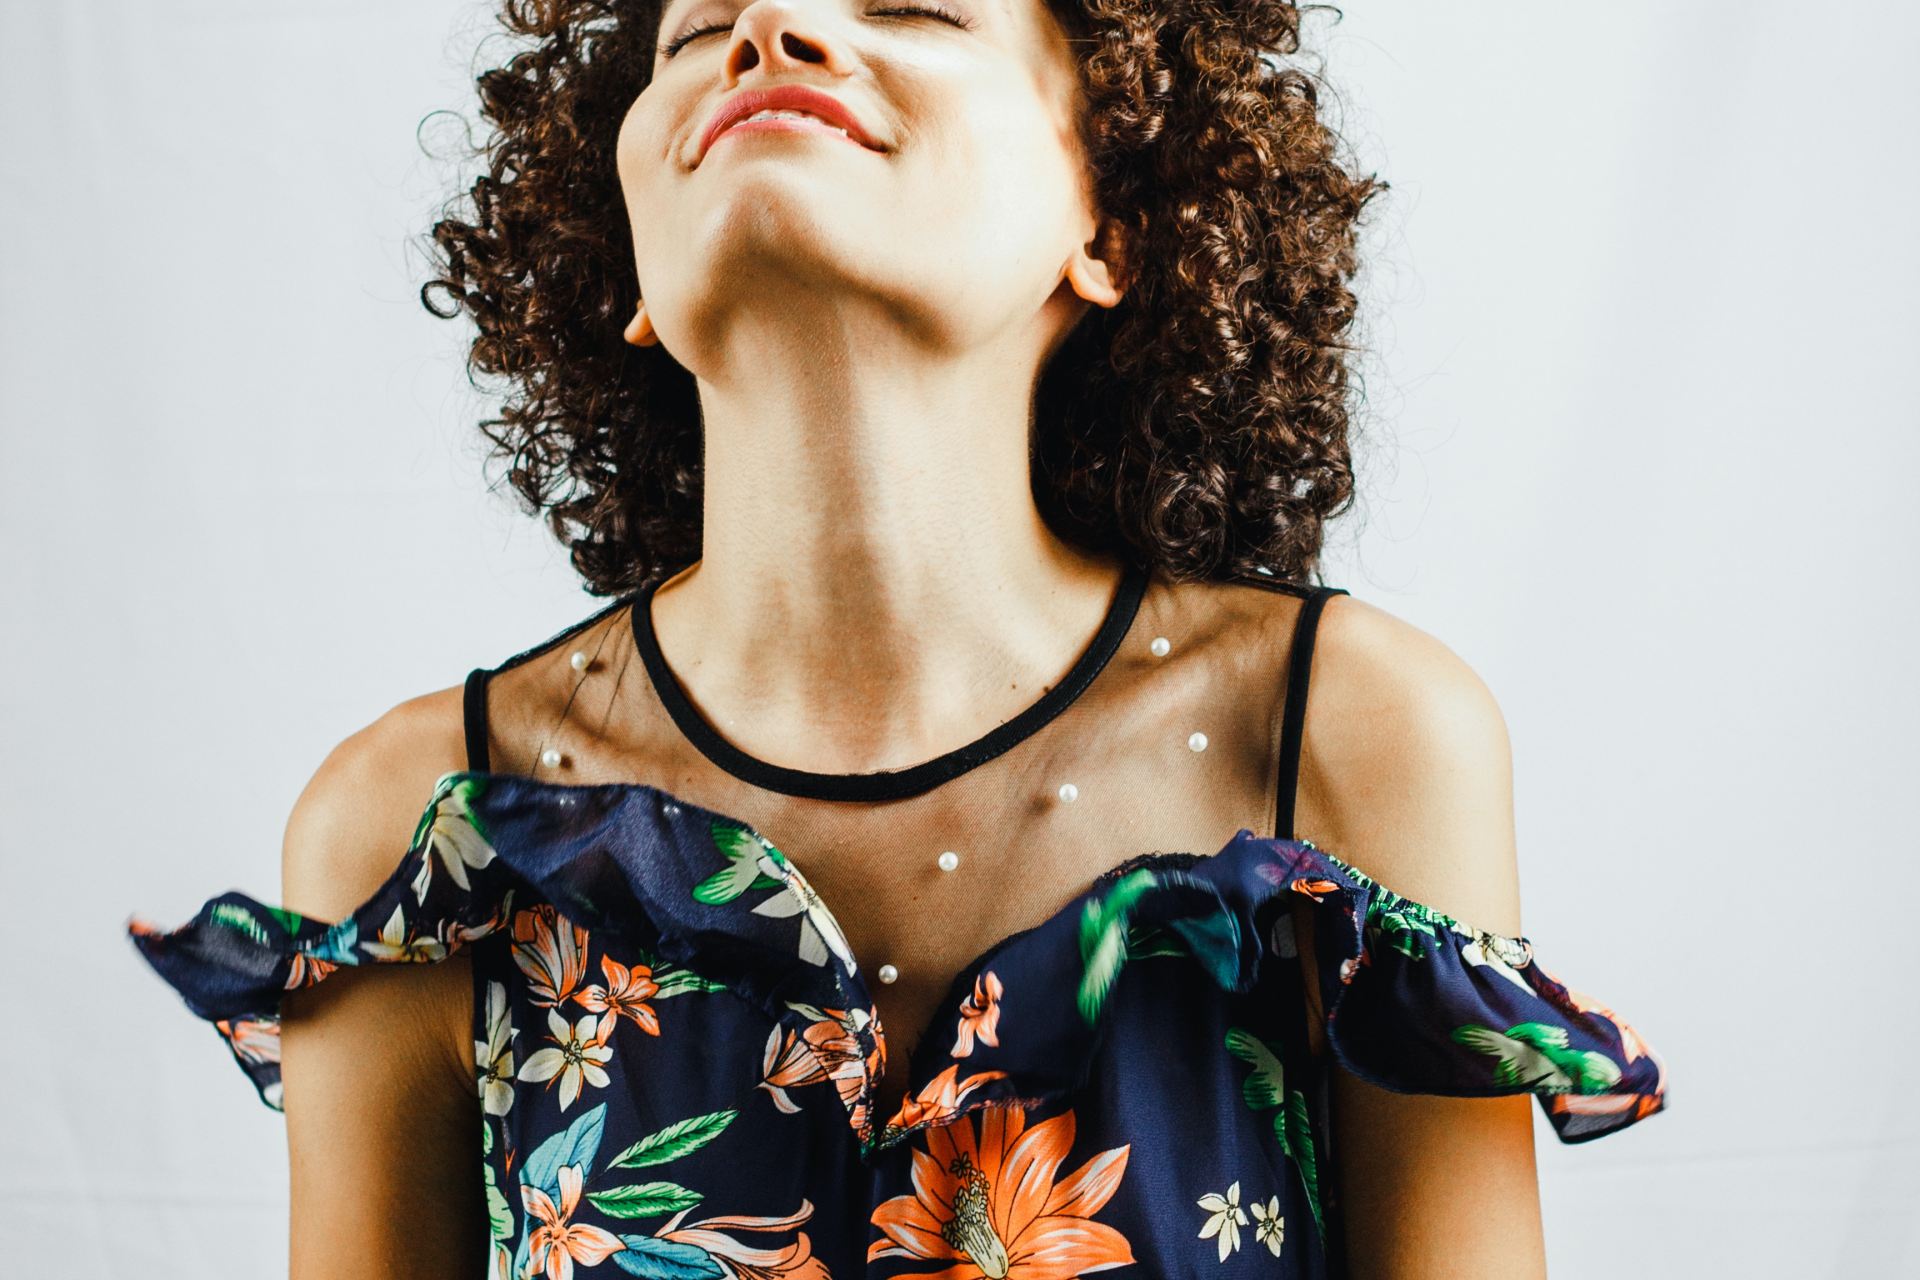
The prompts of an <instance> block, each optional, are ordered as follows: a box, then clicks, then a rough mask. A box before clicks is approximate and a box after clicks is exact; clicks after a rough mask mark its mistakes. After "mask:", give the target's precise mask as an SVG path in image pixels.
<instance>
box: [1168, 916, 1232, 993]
mask: <svg viewBox="0 0 1920 1280" xmlns="http://www.w3.org/2000/svg"><path fill="white" fill-rule="evenodd" d="M1171 923H1172V927H1173V929H1174V930H1175V932H1177V933H1179V935H1180V936H1181V937H1182V938H1185V939H1186V941H1187V948H1188V950H1190V951H1191V952H1192V953H1193V958H1194V959H1195V960H1197V961H1199V963H1200V964H1201V965H1202V966H1203V967H1204V968H1205V969H1206V971H1207V973H1208V975H1209V976H1211V977H1212V978H1213V980H1214V981H1215V982H1217V983H1219V984H1220V985H1221V986H1222V987H1224V988H1226V989H1227V990H1229V991H1231V990H1233V989H1234V988H1235V986H1236V985H1237V979H1238V978H1239V976H1240V917H1239V916H1237V915H1235V914H1234V913H1233V912H1231V911H1227V910H1224V909H1223V910H1220V911H1215V912H1212V913H1210V914H1208V915H1204V916H1200V917H1197V918H1187V919H1181V920H1175V921H1172V922H1171Z"/></svg>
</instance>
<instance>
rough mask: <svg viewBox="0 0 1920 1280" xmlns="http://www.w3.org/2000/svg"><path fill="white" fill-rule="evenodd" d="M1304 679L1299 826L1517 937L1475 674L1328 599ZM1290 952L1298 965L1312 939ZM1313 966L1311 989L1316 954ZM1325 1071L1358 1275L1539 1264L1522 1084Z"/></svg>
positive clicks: (1450, 910) (1502, 796)
mask: <svg viewBox="0 0 1920 1280" xmlns="http://www.w3.org/2000/svg"><path fill="white" fill-rule="evenodd" d="M1312 681H1313V683H1312V693H1311V696H1310V697H1309V698H1308V700H1307V704H1306V725H1305V731H1304V734H1303V743H1302V754H1301V766H1300V787H1301V800H1300V809H1299V812H1300V824H1299V825H1300V828H1301V831H1302V834H1303V836H1304V837H1305V838H1308V839H1311V840H1313V841H1314V843H1316V844H1318V845H1320V846H1322V847H1323V848H1325V849H1327V850H1328V851H1329V852H1332V853H1334V854H1336V855H1337V856H1339V857H1340V858H1342V859H1344V860H1345V861H1346V862H1348V863H1350V864H1352V865H1353V866H1356V867H1358V868H1360V869H1361V870H1363V871H1365V872H1366V873H1367V874H1368V875H1370V876H1372V877H1373V878H1374V879H1375V880H1377V881H1378V882H1379V883H1380V884H1382V885H1384V886H1385V887H1386V888H1389V889H1392V890H1393V891H1395V892H1396V893H1399V894H1401V895H1403V896H1405V897H1408V898H1412V899H1415V900H1416V901H1419V902H1422V903H1425V904H1426V905H1427V906H1430V907H1433V908H1434V909H1436V910H1438V911H1441V912H1444V913H1446V914H1448V915H1450V916H1452V917H1454V918H1455V919H1457V920H1461V921H1465V922H1467V923H1469V924H1471V925H1474V926H1477V927H1479V928H1483V929H1488V930H1492V931H1494V932H1497V933H1502V934H1505V935H1508V936H1518V935H1519V934H1520V933H1521V924H1520V883H1519V870H1518V858H1517V854H1516V850H1515V838H1514V820H1513V762H1512V751H1511V744H1510V741H1509V738H1508V734H1507V726H1506V721H1505V718H1504V717H1503V716H1502V714H1501V712H1500V707H1499V704H1498V703H1497V702H1496V701H1495V699H1494V697H1493V694H1492V693H1491V692H1490V691H1489V690H1488V688H1487V686H1486V684H1485V683H1484V682H1483V681H1482V680H1481V679H1480V678H1479V676H1478V675H1477V674H1475V672H1474V671H1473V669H1472V668H1471V667H1469V666H1468V665H1467V664H1466V662H1464V661H1463V660H1462V659H1461V658H1460V657H1459V656H1458V655H1456V654H1455V653H1453V652H1452V651H1451V650H1450V649H1448V648H1447V647H1446V646H1445V645H1444V644H1442V643H1441V642H1440V641H1438V640H1437V639H1435V638H1434V637H1432V636H1430V635H1428V634H1426V633H1425V632H1423V631H1421V630H1419V629H1418V628H1416V627H1414V626H1412V625H1411V624H1408V623H1406V622H1403V621H1401V620H1400V619H1398V618H1395V617H1393V616H1392V615H1391V614H1388V613H1386V612H1384V611H1383V610H1380V609H1378V608H1376V607H1374V606H1372V605H1369V604H1367V603H1365V602H1364V601H1358V600H1354V599H1352V598H1351V597H1334V598H1333V599H1332V600H1330V601H1329V602H1328V604H1327V606H1326V609H1325V612H1324V614H1323V615H1322V618H1321V620H1320V632H1319V636H1318V639H1317V643H1316V646H1315V652H1314V664H1313V675H1312ZM1303 914H1304V913H1298V912H1297V913H1296V920H1297V922H1298V923H1301V924H1303V925H1307V922H1306V921H1305V920H1303V919H1301V918H1300V917H1301V915H1303ZM1307 927H1309V928H1310V925H1307ZM1300 950H1301V954H1302V955H1303V956H1305V957H1307V958H1308V962H1309V966H1310V964H1311V957H1312V955H1313V950H1312V945H1311V941H1310V940H1308V941H1307V942H1306V943H1305V945H1303V946H1302V947H1301V948H1300ZM1307 978H1308V981H1307V983H1306V986H1307V990H1308V992H1309V993H1310V996H1311V997H1314V998H1316V999H1317V996H1318V992H1319V986H1318V982H1317V978H1316V977H1315V975H1314V974H1313V973H1312V971H1311V967H1309V971H1308V974H1307ZM1315 1012H1316V1017H1315V1019H1314V1023H1313V1025H1314V1026H1315V1027H1318V1025H1319V1019H1318V1016H1317V1014H1318V1010H1317V1009H1316V1011H1315ZM1330 1066H1331V1070H1332V1080H1331V1087H1330V1098H1329V1109H1330V1111H1331V1119H1332V1125H1333V1129H1334V1134H1335V1137H1334V1161H1333V1163H1334V1168H1335V1170H1336V1177H1337V1178H1338V1190H1339V1193H1340V1195H1341V1198H1342V1200H1343V1203H1344V1206H1345V1210H1344V1217H1345V1223H1346V1230H1345V1233H1344V1237H1343V1243H1344V1245H1345V1247H1346V1251H1347V1254H1348V1256H1349V1260H1350V1262H1351V1266H1352V1274H1353V1275H1354V1276H1355V1277H1357V1278H1360V1280H1372V1278H1373V1277H1394V1278H1395V1280H1399V1278H1401V1277H1423V1276H1440V1275H1456V1274H1462V1273H1464V1272H1466V1271H1469V1270H1480V1271H1486V1272H1498V1273H1500V1274H1504V1275H1526V1276H1544V1275H1545V1274H1546V1261H1545V1245H1544V1240H1543V1234H1542V1228H1541V1222H1540V1204H1539V1187H1538V1181H1537V1176H1536V1171H1535V1166H1534V1154H1533V1111H1534V1107H1535V1105H1536V1104H1535V1103H1534V1100H1533V1097H1532V1095H1531V1094H1529V1093H1516V1094H1508V1095H1504V1096H1499V1097H1488V1098H1459V1097H1447V1096H1439V1095H1431V1094H1407V1093H1398V1092H1395V1091H1392V1090H1388V1089H1383V1088H1380V1087H1378V1086H1375V1085H1373V1084H1370V1083H1368V1082H1366V1081H1364V1080H1361V1079H1359V1078H1357V1077H1356V1076H1354V1075H1353V1074H1352V1073H1350V1072H1348V1071H1347V1070H1345V1069H1344V1068H1342V1067H1340V1066H1338V1065H1337V1064H1330Z"/></svg>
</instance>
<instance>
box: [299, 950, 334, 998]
mask: <svg viewBox="0 0 1920 1280" xmlns="http://www.w3.org/2000/svg"><path fill="white" fill-rule="evenodd" d="M339 967H340V966H339V964H337V963H336V962H334V961H332V960H322V959H321V958H320V957H319V956H315V955H309V954H308V953H307V952H305V951H296V952H294V953H293V965H292V966H291V967H290V968H289V969H288V970H287V986H286V989H287V990H288V991H294V990H298V989H299V988H301V987H310V986H312V985H313V984H314V983H316V982H318V981H320V979H322V978H324V977H326V976H327V975H328V974H330V973H332V972H333V971H334V970H335V969H338V968H339Z"/></svg>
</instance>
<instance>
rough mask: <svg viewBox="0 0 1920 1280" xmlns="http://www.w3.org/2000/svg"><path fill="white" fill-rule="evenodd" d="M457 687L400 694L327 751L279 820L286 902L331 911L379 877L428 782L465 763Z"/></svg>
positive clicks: (419, 807) (401, 847)
mask: <svg viewBox="0 0 1920 1280" xmlns="http://www.w3.org/2000/svg"><path fill="white" fill-rule="evenodd" d="M462 695H463V688H462V686H460V685H455V686H452V687H451V688H446V689H438V690H435V691H434V692H431V693H425V694H421V695H420V696H418V697H414V698H409V699H407V700H406V701H405V702H402V703H399V704H398V705H396V706H394V707H393V708H391V709H390V710H388V711H387V712H385V713H384V714H382V715H381V716H380V717H379V718H378V719H376V720H374V721H373V722H372V723H371V724H368V725H366V726H365V727H363V728H361V729H358V730H356V731H355V732H353V733H352V734H350V735H348V736H347V737H346V738H345V739H343V740H342V741H341V742H340V743H339V745H337V746H335V747H334V748H333V749H332V750H331V751H329V752H328V753H327V756H326V758H325V759H324V760H322V761H321V763H320V766H319V768H318V769H317V770H315V772H314V774H313V777H312V778H311V779H310V780H309V781H308V782H307V785H306V787H305V788H304V789H303V790H302V791H301V793H300V797H299V799H298V800H296V801H295V802H294V806H293V812H292V813H291V814H290V815H289V816H288V819H287V829H286V836H285V840H284V842H283V845H282V851H281V884H282V902H283V903H284V904H285V905H286V906H287V907H289V908H291V909H293V910H295V911H299V912H301V913H302V914H304V915H310V916H314V917H317V918H319V919H322V920H338V919H341V918H343V917H344V916H345V915H347V914H348V913H350V912H351V911H352V910H353V909H354V908H355V907H357V906H358V905H359V904H360V903H361V902H363V901H364V900H365V899H366V898H367V897H368V896H369V895H371V894H372V893H373V892H374V891H375V890H376V889H378V888H379V887H380V886H381V885H382V884H383V883H385V881H386V880H387V878H388V877H389V876H390V875H391V874H392V873H393V869H394V867H395V866H397V865H398V864H399V863H400V861H401V859H402V858H403V857H404V856H405V854H406V852H407V845H408V842H409V841H410V840H411V839H412V836H413V830H414V827H415V825H416V824H417V823H418V821H419V818H420V814H421V812H422V811H423V810H424V809H425V807H426V805H427V803H428V801H429V800H431V799H432V796H433V786H434V783H435V782H436V781H438V780H439V778H440V777H441V775H442V774H445V773H448V772H451V771H454V770H458V769H463V768H465V767H466V734H465V719H464V713H463V698H462Z"/></svg>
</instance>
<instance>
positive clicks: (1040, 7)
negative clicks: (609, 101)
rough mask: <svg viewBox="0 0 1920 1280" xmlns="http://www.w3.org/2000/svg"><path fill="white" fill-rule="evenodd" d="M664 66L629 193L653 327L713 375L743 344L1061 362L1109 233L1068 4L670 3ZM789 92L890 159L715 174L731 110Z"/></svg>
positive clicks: (637, 144)
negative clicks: (896, 344) (1018, 347)
mask: <svg viewBox="0 0 1920 1280" xmlns="http://www.w3.org/2000/svg"><path fill="white" fill-rule="evenodd" d="M921 4H927V5H933V6H937V7H938V8H939V9H941V10H944V11H946V12H947V13H949V14H951V15H952V18H951V19H949V18H943V17H941V16H937V15H935V14H932V13H925V14H923V13H919V12H914V11H912V9H910V8H909V7H908V6H918V5H921ZM954 19H957V20H958V21H959V22H961V23H965V24H966V25H965V26H961V25H955V21H954ZM702 27H718V28H719V30H717V31H711V32H709V33H707V34H703V35H694V36H693V37H692V38H691V39H690V40H687V41H686V42H685V43H683V44H681V45H680V47H679V48H678V50H677V51H676V52H674V53H673V54H672V55H671V56H669V55H668V54H667V52H666V47H667V46H669V45H671V44H672V43H674V42H676V41H678V40H680V39H681V37H683V36H684V35H686V34H688V33H690V32H694V31H696V30H697V29H699V28H702ZM659 46H660V47H659V48H658V49H657V50H656V52H655V55H654V74H653V80H652V82H651V83H650V84H649V85H648V86H647V88H646V89H645V90H644V91H643V92H642V93H641V94H640V95H639V97H638V98H636V99H635V100H634V103H633V105H632V107H631V108H630V109H629V110H628V112H627V115H626V118H625V119H624V120H623V121H622V123H621V129H620V139H619V153H618V164H619V175H620V183H621V187H622V189H623V192H624V194H625V199H626V205H627V210H628V214H629V217H630V219H631V222H632V226H633V248H634V259H635V265H636V267H637V269H638V274H639V281H640V291H641V294H642V296H643V297H644V298H645V300H646V306H647V312H648V315H649V317H650V319H651V321H652V324H653V327H654V329H655V331H656V332H657V333H658V334H659V336H660V340H661V341H662V343H663V344H664V345H665V346H666V347H667V348H668V350H669V351H671V352H672V353H673V354H674V355H675V357H676V358H677V359H679V360H680V361H681V362H682V363H683V364H686V365H687V366H688V367H689V368H691V369H693V371H694V372H696V373H700V372H701V371H702V370H701V365H703V364H705V363H707V362H708V361H715V360H720V359H722V357H721V356H718V355H716V354H715V352H716V350H717V349H718V348H719V347H722V346H724V345H725V343H726V339H727V335H729V334H730V333H731V334H736V335H738V336H741V337H744V338H745V339H748V340H751V339H753V338H755V337H756V335H757V336H759V337H761V338H766V337H768V336H769V335H774V334H777V333H778V332H779V331H780V330H781V328H782V326H783V325H784V326H785V327H786V328H787V329H788V330H789V331H804V330H805V329H806V328H807V327H808V326H809V325H812V324H814V323H816V322H818V321H828V322H831V323H832V324H834V325H836V326H839V327H840V328H839V333H840V334H841V335H843V336H844V335H849V334H850V333H851V331H852V330H853V329H854V328H855V327H858V328H859V330H860V332H859V333H854V334H851V336H853V337H856V338H858V337H860V336H863V335H864V336H867V337H877V336H879V335H882V334H891V335H894V336H896V337H898V336H900V335H905V340H906V341H908V342H911V343H914V344H916V345H920V346H924V347H926V348H928V349H929V350H951V349H953V348H958V347H966V346H969V345H981V344H989V343H991V342H993V341H994V340H996V339H998V338H1004V336H1005V335H1006V334H1007V333H1008V332H1009V331H1010V330H1015V329H1028V330H1032V331H1034V333H1035V335H1036V337H1037V338H1038V340H1039V342H1038V344H1037V345H1048V344H1050V343H1051V341H1052V340H1053V339H1056V338H1057V337H1059V336H1060V335H1062V334H1064V333H1065V331H1066V330H1067V329H1069V328H1071V324H1072V321H1073V320H1075V319H1077V318H1078V316H1079V314H1080V313H1081V312H1082V311H1083V310H1084V308H1085V304H1084V303H1083V302H1080V301H1079V300H1078V299H1077V298H1076V297H1075V295H1074V291H1073V289H1072V287H1071V286H1070V285H1064V284H1062V276H1063V273H1064V272H1065V271H1066V269H1067V266H1068V264H1069V262H1070V261H1072V260H1073V259H1074V258H1075V257H1076V255H1079V254H1081V253H1083V252H1085V251H1088V250H1089V248H1090V246H1092V244H1093V242H1094V241H1095V239H1096V230H1097V219H1096V218H1095V216H1094V214H1093V212H1092V207H1091V203H1090V201H1091V197H1092V192H1091V186H1090V180H1089V177H1088V175H1087V172H1086V168H1085V161H1084V157H1083V155H1082V150H1081V145H1080V139H1079V134H1078V123H1077V122H1078V118H1079V111H1080V109H1081V108H1080V102H1081V96H1080V86H1079V79H1078V73H1077V68H1076V66H1075V62H1074V54H1073V52H1072V49H1071V46H1070V45H1069V44H1068V43H1067V41H1066V36H1065V32H1064V31H1063V29H1062V28H1061V27H1060V26H1059V25H1058V21H1057V19H1056V18H1055V17H1054V16H1053V14H1052V13H1051V11H1050V10H1049V9H1048V8H1047V4H1046V0H669V2H668V3H667V5H666V8H665V10H664V12H663V15H662V21H661V29H660V37H659ZM785 85H802V86H805V87H807V88H810V89H816V90H819V91H821V92H824V93H826V94H829V95H831V96H832V97H833V98H834V99H836V100H837V101H838V102H839V103H840V104H841V105H842V106H843V107H844V108H845V109H846V110H847V111H849V112H851V113H852V115H853V116H854V118H855V119H856V120H858V121H859V122H860V123H861V125H862V126H863V127H864V129H865V131H866V133H867V134H868V135H870V138H871V140H872V142H873V144H874V145H873V146H872V147H868V146H863V145H861V144H860V143H858V142H855V141H849V140H847V139H845V138H842V137H841V136H840V135H839V134H838V133H830V132H826V131H823V130H816V129H807V130H798V129H796V130H786V129H744V130H741V131H739V132H737V133H734V134H732V135H731V136H729V135H727V134H722V135H720V140H719V141H717V142H716V143H714V144H713V145H711V146H710V147H709V148H708V149H707V150H706V151H705V154H702V149H701V144H702V138H703V135H704V134H705V132H706V129H707V125H708V122H709V121H710V120H711V119H712V117H713V115H714V112H715V111H716V109H718V108H720V107H721V106H722V105H723V104H724V103H726V102H727V101H728V100H729V99H731V98H733V97H734V96H735V95H738V94H740V93H743V92H747V91H751V90H757V89H766V88H772V87H775V86H785ZM1049 300H1052V301H1051V303H1050V301H1049ZM1048 312H1051V313H1053V314H1052V315H1051V316H1047V315H1045V313H1048Z"/></svg>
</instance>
